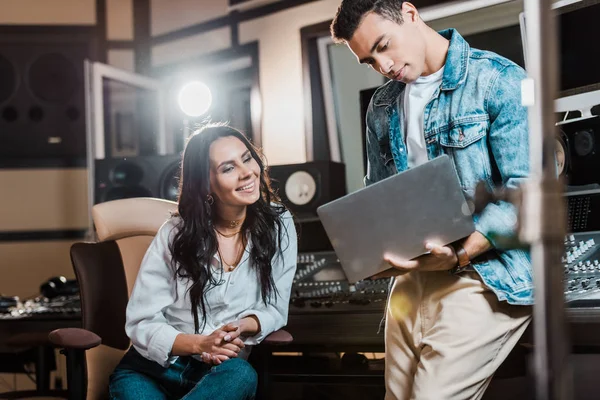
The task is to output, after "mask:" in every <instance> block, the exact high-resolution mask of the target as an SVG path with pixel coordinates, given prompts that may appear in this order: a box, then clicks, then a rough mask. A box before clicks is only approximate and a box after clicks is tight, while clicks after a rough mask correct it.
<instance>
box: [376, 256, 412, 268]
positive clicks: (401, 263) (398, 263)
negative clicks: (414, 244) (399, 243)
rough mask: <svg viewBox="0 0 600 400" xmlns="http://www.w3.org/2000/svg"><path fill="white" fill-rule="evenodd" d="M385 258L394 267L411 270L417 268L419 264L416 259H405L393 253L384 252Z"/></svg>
mask: <svg viewBox="0 0 600 400" xmlns="http://www.w3.org/2000/svg"><path fill="white" fill-rule="evenodd" d="M383 259H384V260H385V261H386V262H387V263H388V264H390V265H391V266H392V267H394V268H397V269H399V270H411V269H415V268H416V267H417V266H418V265H419V263H418V262H417V261H415V260H403V259H401V258H400V257H397V256H395V255H393V254H384V255H383Z"/></svg>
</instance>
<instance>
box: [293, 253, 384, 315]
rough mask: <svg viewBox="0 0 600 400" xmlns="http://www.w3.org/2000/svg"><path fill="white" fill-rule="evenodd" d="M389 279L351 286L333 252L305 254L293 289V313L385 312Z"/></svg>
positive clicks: (299, 265)
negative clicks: (357, 310)
mask: <svg viewBox="0 0 600 400" xmlns="http://www.w3.org/2000/svg"><path fill="white" fill-rule="evenodd" d="M388 285H389V279H377V280H363V281H359V282H356V283H355V284H350V283H348V280H347V279H346V275H345V274H344V271H343V270H342V267H341V266H340V263H339V261H338V259H337V256H336V255H335V253H334V252H320V253H302V254H300V255H299V256H298V269H297V271H296V276H295V277H294V283H293V286H292V297H291V303H290V305H291V307H290V312H291V313H293V312H295V311H303V312H306V311H310V310H311V309H312V310H314V311H316V310H319V311H322V310H328V309H330V310H332V311H350V310H356V309H365V310H368V309H373V308H374V309H378V310H380V309H383V307H384V304H385V300H386V299H387V293H388Z"/></svg>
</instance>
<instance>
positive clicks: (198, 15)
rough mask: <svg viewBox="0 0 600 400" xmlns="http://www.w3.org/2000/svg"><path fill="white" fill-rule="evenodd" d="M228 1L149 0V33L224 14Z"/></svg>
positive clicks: (158, 33)
mask: <svg viewBox="0 0 600 400" xmlns="http://www.w3.org/2000/svg"><path fill="white" fill-rule="evenodd" d="M228 3H229V2H228V0H151V2H150V7H151V9H152V12H151V14H150V15H151V21H150V32H151V35H152V36H157V35H160V34H163V33H167V32H171V31H174V30H177V29H181V28H185V27H187V26H190V25H194V24H198V23H201V22H204V21H208V20H211V19H214V18H218V17H221V16H224V15H226V14H227V13H228V11H227V5H228Z"/></svg>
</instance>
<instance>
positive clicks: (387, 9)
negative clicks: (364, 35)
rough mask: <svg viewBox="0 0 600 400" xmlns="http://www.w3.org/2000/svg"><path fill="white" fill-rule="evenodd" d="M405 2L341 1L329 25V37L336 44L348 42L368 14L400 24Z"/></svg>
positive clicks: (389, 0) (381, 0) (398, 0)
mask: <svg viewBox="0 0 600 400" xmlns="http://www.w3.org/2000/svg"><path fill="white" fill-rule="evenodd" d="M404 1H405V0H342V4H340V6H339V7H338V10H337V13H336V14H335V18H334V19H333V22H332V23H331V37H332V38H333V40H334V41H335V42H336V43H344V42H348V41H349V40H350V39H352V36H354V32H356V29H357V28H358V25H360V23H361V22H362V20H363V18H364V17H365V15H367V14H368V13H370V12H374V13H376V14H379V15H380V16H382V17H383V18H386V19H388V20H390V21H392V22H396V23H398V24H401V23H402V22H404V20H403V19H402V3H404Z"/></svg>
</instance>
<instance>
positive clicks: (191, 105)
mask: <svg viewBox="0 0 600 400" xmlns="http://www.w3.org/2000/svg"><path fill="white" fill-rule="evenodd" d="M177 101H178V103H179V107H180V108H181V111H183V112H184V113H185V114H186V115H188V116H190V117H199V116H200V115H202V114H204V113H206V112H207V111H208V109H209V108H210V105H211V104H212V94H211V93H210V89H209V88H208V86H206V85H205V84H204V83H202V82H199V81H193V82H190V83H188V84H186V85H185V86H183V87H182V88H181V90H180V91H179V96H178V98H177Z"/></svg>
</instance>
